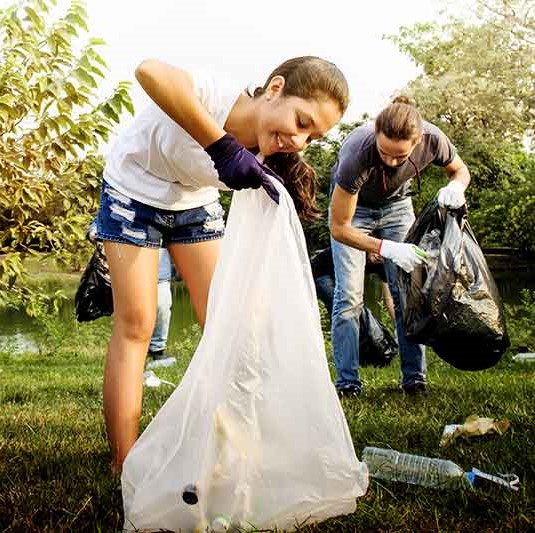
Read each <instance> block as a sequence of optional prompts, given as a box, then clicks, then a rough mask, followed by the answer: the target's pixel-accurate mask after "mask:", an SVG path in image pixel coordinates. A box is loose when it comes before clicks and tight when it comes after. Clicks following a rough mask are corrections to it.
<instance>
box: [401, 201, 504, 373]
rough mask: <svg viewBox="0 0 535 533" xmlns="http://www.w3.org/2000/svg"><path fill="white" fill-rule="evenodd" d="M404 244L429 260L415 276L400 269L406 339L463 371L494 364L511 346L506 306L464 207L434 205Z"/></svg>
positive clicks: (417, 221) (432, 203) (422, 216)
mask: <svg viewBox="0 0 535 533" xmlns="http://www.w3.org/2000/svg"><path fill="white" fill-rule="evenodd" d="M405 242H410V243H414V244H416V245H418V246H420V247H421V248H422V249H424V250H425V251H426V252H427V255H428V257H429V259H428V261H427V263H426V264H423V265H420V266H417V267H416V268H415V269H414V270H413V272H412V273H411V274H407V273H406V272H404V271H401V270H400V277H399V279H400V286H401V288H402V290H403V292H404V294H405V298H406V303H405V308H404V327H405V331H406V334H407V338H408V339H409V340H411V341H412V342H418V343H421V344H427V345H429V346H431V347H432V348H433V350H434V351H435V352H436V353H437V354H438V355H439V356H440V357H441V358H442V359H444V360H445V361H447V362H448V363H450V364H451V365H453V366H454V367H456V368H459V369H461V370H482V369H485V368H489V367H491V366H493V365H495V364H496V363H497V362H498V361H499V359H500V357H501V356H502V355H503V353H504V352H505V350H506V349H507V347H508V345H509V340H508V336H507V331H506V325H505V317H504V312H503V305H502V302H501V298H500V295H499V293H498V289H497V287H496V284H495V282H494V279H493V278H492V275H491V273H490V270H489V268H488V266H487V262H486V260H485V257H484V256H483V252H482V251H481V248H480V247H479V245H478V243H477V241H476V238H475V236H474V234H473V232H472V229H471V228H470V225H469V224H468V220H467V214H466V208H462V209H457V210H451V209H445V208H439V206H438V203H437V201H436V200H433V201H431V202H430V203H428V204H427V205H426V206H425V208H424V209H423V211H422V213H421V214H420V216H419V217H418V218H417V219H416V221H415V223H414V224H413V226H412V227H411V229H410V231H409V233H408V235H407V238H406V239H405Z"/></svg>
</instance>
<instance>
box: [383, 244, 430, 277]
mask: <svg viewBox="0 0 535 533" xmlns="http://www.w3.org/2000/svg"><path fill="white" fill-rule="evenodd" d="M379 253H380V254H381V255H382V256H383V257H384V258H385V259H390V260H392V261H393V262H394V263H395V264H396V265H398V266H399V267H400V268H402V269H403V270H404V271H405V272H409V273H410V272H412V271H413V270H414V267H415V266H416V265H421V264H422V263H423V262H425V261H426V259H427V254H426V253H425V252H424V251H423V250H422V249H421V248H418V246H416V245H415V244H408V243H406V242H394V241H386V240H382V241H381V247H380V248H379Z"/></svg>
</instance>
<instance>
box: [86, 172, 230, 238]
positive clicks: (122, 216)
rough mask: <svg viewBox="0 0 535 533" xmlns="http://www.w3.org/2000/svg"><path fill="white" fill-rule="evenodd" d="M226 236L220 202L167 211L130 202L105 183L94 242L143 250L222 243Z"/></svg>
mask: <svg viewBox="0 0 535 533" xmlns="http://www.w3.org/2000/svg"><path fill="white" fill-rule="evenodd" d="M224 232H225V222H224V220H223V208H222V207H221V204H220V203H219V201H217V200H216V201H215V202H211V203H209V204H208V205H205V206H202V207H194V208H192V209H185V210H184V211H169V210H167V209H159V208H157V207H152V206H150V205H146V204H143V203H141V202H138V201H137V200H133V199H132V198H129V197H128V196H126V195H124V194H123V193H121V192H119V191H118V190H116V189H114V188H113V187H112V186H111V185H109V184H108V183H106V182H105V181H104V182H103V183H102V191H101V194H100V207H99V210H98V213H97V238H98V239H99V240H103V241H112V242H122V243H126V244H133V245H135V246H143V247H146V248H160V247H167V245H169V244H191V243H195V242H201V241H209V240H213V239H221V238H222V237H223V234H224Z"/></svg>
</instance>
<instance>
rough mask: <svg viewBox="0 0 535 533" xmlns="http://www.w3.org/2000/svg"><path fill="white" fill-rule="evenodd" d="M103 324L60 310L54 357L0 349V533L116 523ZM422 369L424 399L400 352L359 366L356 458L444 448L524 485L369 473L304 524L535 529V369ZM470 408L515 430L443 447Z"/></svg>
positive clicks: (461, 460) (187, 348)
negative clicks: (413, 480)
mask: <svg viewBox="0 0 535 533" xmlns="http://www.w3.org/2000/svg"><path fill="white" fill-rule="evenodd" d="M54 320H55V319H53V318H51V319H50V321H51V322H53V321H54ZM109 324H110V322H109V320H108V319H101V320H99V321H97V322H95V323H91V324H84V325H79V324H76V323H75V322H74V320H72V321H69V320H65V319H63V320H62V323H61V324H59V325H58V324H56V325H54V324H52V325H49V330H50V331H57V332H58V333H57V335H59V336H61V338H59V340H58V342H57V346H56V350H55V353H54V355H43V354H47V353H49V351H47V350H45V349H44V350H41V355H39V354H29V353H27V354H20V355H13V354H10V353H8V352H3V353H0V383H1V388H0V531H6V532H7V531H9V532H14V531H17V532H18V531H20V532H34V531H43V532H44V531H46V532H60V531H103V532H108V531H118V530H120V528H121V526H122V516H121V507H122V500H121V491H120V486H119V483H118V481H117V480H114V479H113V478H111V477H110V475H109V473H108V464H109V455H108V450H107V443H106V439H105V433H104V425H103V419H102V412H101V410H102V402H101V382H102V369H103V361H104V353H105V344H106V340H107V336H108V333H109V327H110V326H109ZM61 331H63V333H61ZM198 338H199V331H198V329H196V328H193V329H191V330H189V331H185V332H184V335H183V337H182V338H181V340H179V341H176V342H175V343H174V344H173V345H172V346H171V347H170V348H171V350H170V351H172V352H173V353H177V354H179V356H180V363H179V365H177V366H175V367H171V368H167V369H158V372H157V373H158V375H159V376H160V377H162V378H164V379H167V380H169V381H171V382H175V383H177V382H178V381H179V380H180V378H181V376H182V375H183V373H184V371H185V369H186V367H187V364H188V362H189V360H190V358H191V356H192V354H193V352H194V349H195V346H196V343H197V341H198ZM47 342H48V341H47ZM428 370H429V384H430V389H431V395H430V396H429V398H428V399H413V398H407V397H404V396H403V395H402V394H401V393H400V392H399V390H398V386H397V383H398V372H399V362H398V361H397V360H396V361H395V362H394V364H393V365H392V367H389V368H384V369H374V368H365V369H363V370H362V376H363V378H364V380H365V382H366V391H365V393H364V395H363V396H362V397H360V398H356V399H347V400H343V408H344V411H345V413H346V416H347V420H348V424H349V428H350V431H351V434H352V436H353V442H354V445H355V450H356V452H357V455H358V456H360V454H361V452H362V449H363V448H364V446H368V445H375V446H382V447H392V448H395V449H398V450H400V451H405V452H410V453H416V454H421V455H427V456H433V457H444V458H447V459H451V460H452V461H454V462H456V463H457V464H459V465H460V466H462V467H463V468H464V469H465V470H468V469H470V468H471V467H473V466H474V467H477V468H479V469H480V470H483V471H485V472H489V473H491V474H496V473H498V472H514V473H516V474H518V475H519V476H520V479H521V484H522V485H521V489H520V491H519V492H517V493H508V492H505V491H502V490H497V491H495V492H492V493H488V492H474V493H467V492H462V491H447V492H439V491H434V490H430V489H425V488H422V487H415V486H407V485H404V484H400V483H386V482H380V483H379V482H376V481H373V480H372V481H371V484H370V488H369V490H368V492H367V494H366V495H365V496H364V497H362V498H360V499H359V500H358V502H357V511H356V512H355V513H354V514H353V515H349V516H343V517H338V518H334V519H331V520H329V521H327V522H324V523H322V524H319V525H317V526H308V527H303V528H302V529H301V531H304V532H310V533H312V532H329V533H335V532H337V533H338V532H357V531H436V532H439V531H441V532H442V531H448V532H449V531H478V532H479V531H533V527H534V524H535V511H534V505H533V504H534V492H535V475H534V473H535V423H534V422H535V415H534V409H533V399H534V398H535V380H534V372H535V366H534V365H529V364H519V363H514V362H512V361H511V354H506V356H504V358H503V360H502V361H501V362H500V363H499V364H498V365H497V366H496V367H495V368H493V369H491V370H488V371H485V372H480V373H468V372H459V371H456V370H455V369H453V368H451V367H450V366H448V365H447V364H445V363H443V362H442V361H441V360H440V359H439V358H437V357H436V356H435V355H434V354H429V358H428ZM170 392H171V388H170V387H169V388H168V387H162V388H159V389H147V390H146V392H145V398H144V405H143V417H142V421H141V425H142V427H144V426H146V425H147V424H148V422H149V421H150V419H151V418H152V417H153V416H154V414H155V413H156V411H157V410H158V408H159V407H160V406H161V405H162V403H163V402H164V401H165V400H166V398H167V397H168V395H169V394H170ZM471 414H477V415H479V416H487V417H492V418H500V419H501V418H507V419H509V420H510V421H511V428H510V429H509V430H508V431H507V432H506V433H505V434H504V435H503V436H497V435H493V436H483V437H478V438H474V439H470V440H461V441H458V442H457V441H456V442H455V443H454V444H453V445H451V446H450V447H448V448H444V449H439V448H438V442H439V440H440V436H441V433H442V429H443V427H444V425H445V424H447V423H460V422H462V421H464V419H465V418H466V417H467V416H468V415H471ZM307 445H308V444H307V443H303V446H307Z"/></svg>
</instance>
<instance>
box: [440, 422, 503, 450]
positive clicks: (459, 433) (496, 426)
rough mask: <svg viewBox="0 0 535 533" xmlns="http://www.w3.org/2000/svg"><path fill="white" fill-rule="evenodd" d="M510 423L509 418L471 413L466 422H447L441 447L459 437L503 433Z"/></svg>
mask: <svg viewBox="0 0 535 533" xmlns="http://www.w3.org/2000/svg"><path fill="white" fill-rule="evenodd" d="M510 425H511V423H510V422H509V420H495V419H494V418H481V417H479V416H477V415H470V416H469V417H468V418H467V419H466V420H465V421H464V424H447V425H446V426H445V427H444V431H443V433H442V437H441V439H440V443H439V447H440V448H443V447H444V446H447V445H448V444H451V443H452V442H453V441H454V440H455V439H456V438H457V437H476V436H479V435H485V434H486V433H497V434H498V435H503V433H505V432H506V431H507V430H508V429H509V426H510Z"/></svg>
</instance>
